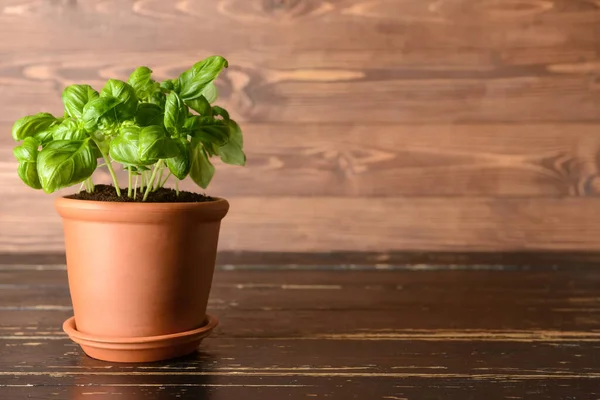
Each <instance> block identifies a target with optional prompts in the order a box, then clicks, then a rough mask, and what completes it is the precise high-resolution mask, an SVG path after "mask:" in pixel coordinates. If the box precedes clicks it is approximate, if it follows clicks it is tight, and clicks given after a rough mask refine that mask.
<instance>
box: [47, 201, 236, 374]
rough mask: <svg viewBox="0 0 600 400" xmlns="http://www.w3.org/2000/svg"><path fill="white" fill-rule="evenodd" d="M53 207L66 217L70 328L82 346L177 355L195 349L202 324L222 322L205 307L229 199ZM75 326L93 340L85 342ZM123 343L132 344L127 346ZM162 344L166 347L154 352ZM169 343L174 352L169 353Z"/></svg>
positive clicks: (133, 354) (135, 357) (132, 354)
mask: <svg viewBox="0 0 600 400" xmlns="http://www.w3.org/2000/svg"><path fill="white" fill-rule="evenodd" d="M55 204H56V209H57V210H58V213H59V214H60V215H61V217H62V218H63V226H64V232H65V244H66V253H67V271H68V276H69V289H70V292H71V299H72V302H73V310H74V314H75V322H74V326H73V327H72V328H73V329H71V331H70V332H67V333H69V334H70V335H71V337H72V338H73V339H74V340H75V341H77V342H79V343H80V344H82V347H84V351H85V350H86V348H85V346H88V350H89V343H91V342H94V341H95V343H101V344H102V345H98V346H99V347H97V348H95V349H94V351H86V353H88V355H91V356H93V357H94V358H99V359H105V360H109V361H132V362H133V361H154V360H157V359H166V358H171V357H177V356H181V355H183V354H182V353H186V352H187V353H189V352H190V350H189V349H190V344H189V342H190V340H191V338H195V339H196V340H198V339H199V340H201V339H202V337H204V336H206V334H207V333H206V332H204V333H203V335H204V336H203V335H199V334H198V331H199V330H202V328H203V326H207V327H208V325H207V324H209V322H210V321H212V325H213V326H212V327H210V329H212V328H213V327H214V325H216V323H215V322H214V321H216V319H214V318H213V320H210V318H207V316H206V305H207V303H208V296H209V293H210V288H211V283H212V277H213V272H214V265H215V257H216V251H217V242H218V237H219V228H220V224H221V219H222V218H223V217H224V216H225V215H226V214H227V211H228V209H229V203H228V202H227V201H226V200H224V199H216V200H215V201H211V202H205V203H111V202H98V201H86V200H73V199H67V198H58V199H57V200H56V203H55ZM67 322H68V321H67ZM67 322H65V326H66V324H67ZM209 325H211V324H209ZM73 331H74V332H76V333H77V334H78V335H79V336H82V337H85V339H86V340H88V342H86V344H85V345H84V344H83V343H82V342H81V341H82V339H81V337H76V336H77V335H76V334H74V333H73ZM200 336H201V337H200ZM174 337H175V339H177V338H179V339H178V340H179V342H178V340H175V342H173V338H174ZM163 339H164V340H163ZM90 340H91V342H90ZM157 340H158V342H157ZM161 340H162V342H161ZM199 340H198V343H199ZM184 342H185V343H188V345H187V347H186V346H182V345H181V344H182V343H184ZM111 343H112V346H111V345H110V344H111ZM123 343H125V344H131V346H130V347H131V348H130V349H129V350H128V349H127V348H122V347H123V346H122V345H123ZM143 343H151V344H152V345H148V346H150V347H151V348H153V349H154V351H152V352H150V353H152V354H155V355H154V356H152V354H150V353H147V354H144V351H143V350H144V346H143ZM157 343H158V344H157ZM140 344H141V345H140ZM160 345H164V346H163V347H165V348H163V349H162V351H160V352H156V351H155V350H156V348H157V347H160ZM119 346H120V347H119ZM148 346H147V347H148ZM115 347H119V348H120V352H119V355H118V357H117V356H115V354H114V351H112V352H110V351H107V352H104V353H107V354H104V353H103V352H102V351H100V352H99V351H96V350H102V349H103V348H104V349H105V350H108V348H112V349H113V350H114V348H115ZM125 347H127V346H125ZM150 347H149V348H150ZM169 348H171V349H172V350H173V351H172V352H169V351H165V350H168V349H169ZM194 349H195V347H193V346H192V351H193V350H194ZM91 353H93V354H91ZM108 353H111V354H112V355H111V354H108ZM128 353H129V355H127V354H128ZM103 354H104V355H103ZM159 355H160V356H159Z"/></svg>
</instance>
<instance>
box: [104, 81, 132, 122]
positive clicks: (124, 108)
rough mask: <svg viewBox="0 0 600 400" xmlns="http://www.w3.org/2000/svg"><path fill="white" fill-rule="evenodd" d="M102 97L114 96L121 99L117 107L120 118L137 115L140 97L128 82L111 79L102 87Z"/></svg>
mask: <svg viewBox="0 0 600 400" xmlns="http://www.w3.org/2000/svg"><path fill="white" fill-rule="evenodd" d="M100 97H109V98H110V97H114V98H116V99H118V100H119V104H118V105H117V106H116V107H115V110H116V111H117V118H118V119H119V120H125V119H129V118H131V117H133V116H134V115H135V111H136V110H137V105H138V99H137V96H136V95H135V90H134V89H133V88H132V87H131V86H130V85H129V84H128V83H126V82H123V81H120V80H118V79H109V80H108V82H106V85H104V87H103V88H102V91H101V92H100Z"/></svg>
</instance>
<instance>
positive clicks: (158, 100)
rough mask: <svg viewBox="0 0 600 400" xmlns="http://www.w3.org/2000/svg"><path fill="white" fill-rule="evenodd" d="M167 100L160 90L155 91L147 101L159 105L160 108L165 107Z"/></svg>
mask: <svg viewBox="0 0 600 400" xmlns="http://www.w3.org/2000/svg"><path fill="white" fill-rule="evenodd" d="M166 101H167V96H165V94H164V93H163V92H161V91H158V92H155V93H154V94H153V95H152V96H150V97H149V98H148V103H152V104H155V105H157V106H159V107H160V108H161V109H163V108H165V102H166Z"/></svg>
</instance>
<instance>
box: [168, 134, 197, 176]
mask: <svg viewBox="0 0 600 400" xmlns="http://www.w3.org/2000/svg"><path fill="white" fill-rule="evenodd" d="M175 144H176V145H177V147H178V148H179V154H178V155H177V156H175V157H171V158H167V167H169V171H171V173H172V174H173V175H174V176H175V177H177V179H179V180H183V179H185V178H186V177H187V176H188V174H189V173H190V168H191V157H190V142H188V141H187V139H183V138H180V139H175Z"/></svg>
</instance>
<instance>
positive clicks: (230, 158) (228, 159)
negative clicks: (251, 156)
mask: <svg viewBox="0 0 600 400" xmlns="http://www.w3.org/2000/svg"><path fill="white" fill-rule="evenodd" d="M228 125H229V141H228V142H227V144H226V145H225V146H221V147H219V149H218V151H217V153H218V155H219V156H220V157H221V161H223V162H224V163H226V164H231V165H246V154H244V150H243V148H244V138H243V136H242V130H241V129H240V126H239V125H238V124H237V122H235V121H234V120H229V122H228Z"/></svg>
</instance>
